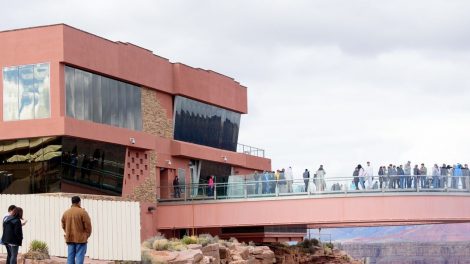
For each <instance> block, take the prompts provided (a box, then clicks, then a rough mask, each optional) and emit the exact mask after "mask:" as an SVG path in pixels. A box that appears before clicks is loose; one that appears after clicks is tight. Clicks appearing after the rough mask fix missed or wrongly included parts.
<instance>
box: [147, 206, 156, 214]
mask: <svg viewBox="0 0 470 264" xmlns="http://www.w3.org/2000/svg"><path fill="white" fill-rule="evenodd" d="M155 210H157V208H155V206H149V207H147V212H149V213H153V212H154V211H155Z"/></svg>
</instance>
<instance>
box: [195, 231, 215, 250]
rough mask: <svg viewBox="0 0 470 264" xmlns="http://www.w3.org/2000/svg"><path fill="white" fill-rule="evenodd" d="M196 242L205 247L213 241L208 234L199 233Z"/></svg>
mask: <svg viewBox="0 0 470 264" xmlns="http://www.w3.org/2000/svg"><path fill="white" fill-rule="evenodd" d="M198 242H199V244H201V245H202V246H203V247H205V246H207V245H209V244H212V243H215V241H214V238H213V237H212V236H211V235H210V234H201V235H199V238H198Z"/></svg>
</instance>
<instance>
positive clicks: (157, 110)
mask: <svg viewBox="0 0 470 264" xmlns="http://www.w3.org/2000/svg"><path fill="white" fill-rule="evenodd" d="M141 96H142V100H141V102H142V128H143V131H144V132H146V133H149V134H151V135H154V136H160V137H164V138H169V139H172V138H173V121H172V120H171V119H169V118H167V111H173V110H172V109H165V108H163V106H162V104H161V103H160V102H159V101H158V98H157V92H156V91H154V90H152V89H148V88H144V87H142V93H141Z"/></svg>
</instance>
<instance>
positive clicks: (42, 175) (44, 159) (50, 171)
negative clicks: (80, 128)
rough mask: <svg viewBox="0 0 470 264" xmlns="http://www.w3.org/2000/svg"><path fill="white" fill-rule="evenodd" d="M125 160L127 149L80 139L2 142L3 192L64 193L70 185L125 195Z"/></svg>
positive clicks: (0, 174)
mask: <svg viewBox="0 0 470 264" xmlns="http://www.w3.org/2000/svg"><path fill="white" fill-rule="evenodd" d="M124 160H125V147H124V146H120V145H115V144H108V143H103V142H96V141H90V140H82V139H77V138H69V137H42V138H31V139H18V140H9V141H0V193H6V194H28V193H44V192H61V191H62V189H63V183H67V184H68V186H69V187H68V189H67V191H70V189H71V188H72V189H73V188H74V187H73V186H76V187H78V188H79V190H80V192H86V191H83V190H86V189H87V188H88V189H89V190H90V193H96V191H102V192H103V193H106V194H112V195H121V193H122V181H123V175H124ZM70 186H72V187H70Z"/></svg>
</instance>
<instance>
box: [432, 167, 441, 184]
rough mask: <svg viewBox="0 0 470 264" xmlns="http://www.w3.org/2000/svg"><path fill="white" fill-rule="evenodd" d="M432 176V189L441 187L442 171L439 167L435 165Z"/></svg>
mask: <svg viewBox="0 0 470 264" xmlns="http://www.w3.org/2000/svg"><path fill="white" fill-rule="evenodd" d="M431 175H432V187H433V188H434V189H436V188H439V186H440V184H439V175H440V171H439V166H437V164H434V167H432V172H431Z"/></svg>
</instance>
